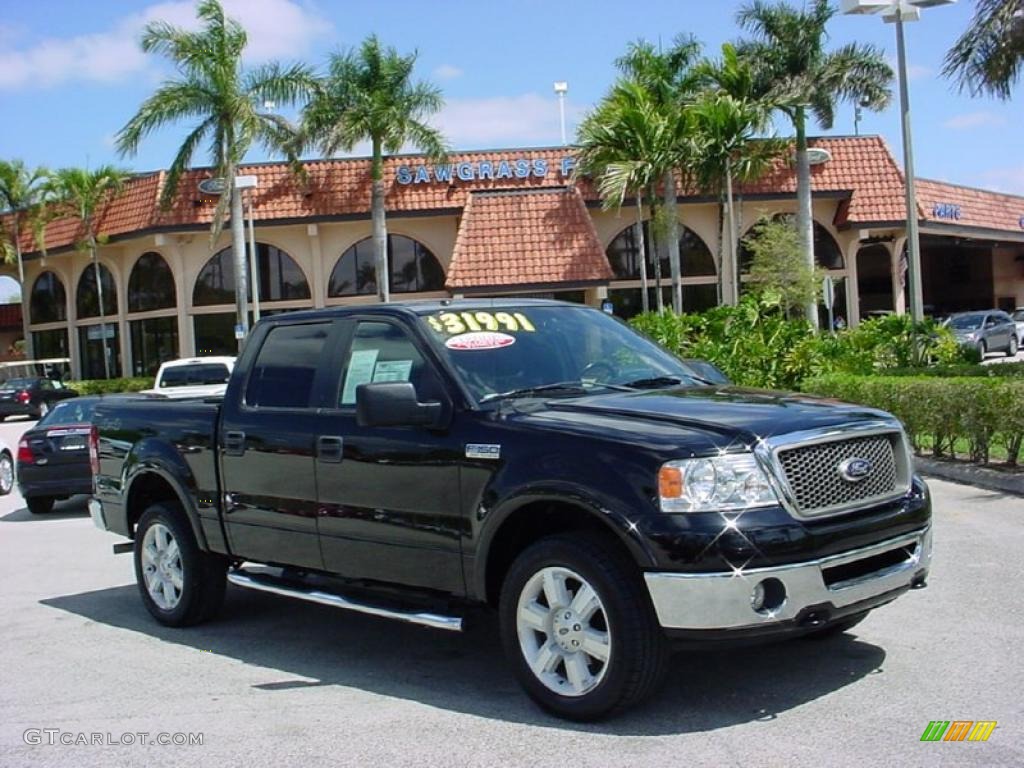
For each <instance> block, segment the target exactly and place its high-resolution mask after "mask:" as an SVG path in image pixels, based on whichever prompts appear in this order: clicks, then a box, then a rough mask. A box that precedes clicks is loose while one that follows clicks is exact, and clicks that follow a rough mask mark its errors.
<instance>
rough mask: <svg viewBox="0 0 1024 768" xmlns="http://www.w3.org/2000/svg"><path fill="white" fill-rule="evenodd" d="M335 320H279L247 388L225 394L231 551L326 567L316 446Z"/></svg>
mask: <svg viewBox="0 0 1024 768" xmlns="http://www.w3.org/2000/svg"><path fill="white" fill-rule="evenodd" d="M333 328H334V325H333V322H332V321H331V320H326V321H318V322H296V323H282V324H278V325H273V326H271V327H270V328H269V330H268V332H267V333H266V334H265V335H264V336H263V337H262V340H260V339H258V338H255V339H253V342H251V343H258V344H260V348H259V350H258V352H257V353H256V357H255V358H254V361H253V364H252V366H251V367H250V370H249V373H248V377H247V379H246V381H245V384H244V389H243V390H242V391H241V392H239V393H238V396H236V397H228V398H225V402H224V406H223V411H222V416H221V428H220V433H219V436H218V441H219V445H218V453H219V456H220V466H221V489H222V499H221V505H222V506H221V508H222V509H223V510H224V523H225V527H226V530H227V535H228V539H229V542H230V546H231V551H232V552H233V553H235V554H237V555H238V556H240V557H244V558H246V559H249V560H255V561H258V562H265V563H275V564H281V565H295V566H303V567H308V568H322V567H323V560H322V558H321V556H320V545H319V542H318V539H317V514H316V513H317V499H316V477H315V469H314V458H313V450H314V445H315V441H316V436H317V435H318V434H319V417H318V415H317V411H318V408H319V407H320V405H321V403H322V401H323V398H324V393H325V385H326V381H327V367H326V362H325V361H326V356H325V355H324V354H323V352H324V350H325V349H327V348H328V341H329V339H330V337H331V334H332V330H333Z"/></svg>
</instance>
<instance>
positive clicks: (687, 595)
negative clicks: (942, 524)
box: [644, 526, 932, 630]
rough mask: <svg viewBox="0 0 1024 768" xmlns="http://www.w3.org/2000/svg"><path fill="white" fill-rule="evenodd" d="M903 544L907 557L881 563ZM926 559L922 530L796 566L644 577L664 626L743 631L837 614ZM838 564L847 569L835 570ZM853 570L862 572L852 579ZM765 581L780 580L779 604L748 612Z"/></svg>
mask: <svg viewBox="0 0 1024 768" xmlns="http://www.w3.org/2000/svg"><path fill="white" fill-rule="evenodd" d="M911 547H912V548H913V549H912V551H909V552H907V554H906V557H905V559H903V560H902V561H900V562H896V563H892V564H889V563H888V562H887V558H891V559H895V558H898V557H899V556H900V550H901V549H903V548H908V549H910V548H911ZM876 557H877V558H879V562H880V563H882V565H881V566H880V567H879V568H878V569H877V570H871V568H872V561H871V558H876ZM931 558H932V530H931V526H929V527H927V528H924V529H922V530H920V531H916V532H915V533H911V534H907V535H904V536H899V537H897V538H894V539H889V540H887V541H883V542H879V543H878V544H872V545H871V546H868V547H863V548H861V549H856V550H851V551H850V552H843V553H841V554H838V555H831V556H829V557H823V558H821V559H820V560H811V561H808V562H804V563H794V564H792V565H780V566H776V567H772V568H755V569H751V570H743V569H738V570H736V571H735V572H729V573H645V574H644V579H645V580H646V582H647V589H648V590H649V592H650V595H651V601H652V602H653V603H654V610H655V611H656V613H657V615H658V621H659V622H660V623H661V626H662V627H664V628H665V629H686V630H715V629H750V628H756V627H764V626H771V625H773V624H781V623H783V622H787V621H792V620H794V619H796V618H797V617H798V616H799V615H800V614H801V612H803V611H804V610H805V609H807V608H810V607H812V606H814V607H820V606H826V607H827V606H831V607H832V608H833V609H842V608H844V607H846V606H850V605H854V604H855V603H861V602H865V601H870V600H871V599H872V598H875V597H878V596H880V595H884V594H886V593H889V592H893V591H896V590H899V589H903V588H907V587H909V586H911V584H912V582H913V581H914V579H915V576H916V575H917V574H920V573H921V572H922V571H925V570H927V569H928V567H929V565H930V564H931ZM862 561H863V562H862ZM858 564H859V565H858ZM841 566H848V568H847V569H846V570H845V571H843V570H838V569H839V568H840V567H841ZM858 567H860V568H861V570H867V571H868V572H866V573H862V574H858ZM834 569H835V570H834ZM851 571H852V572H853V573H854V574H858V575H855V576H851V577H849V578H843V575H844V573H849V572H851ZM768 579H772V580H775V581H777V582H781V584H782V585H783V587H784V590H785V592H784V599H782V601H781V603H780V604H778V605H774V606H771V607H770V608H767V607H766V608H762V609H761V610H755V609H754V605H753V602H752V596H753V593H754V590H755V588H756V587H757V585H758V584H760V583H762V582H765V580H768ZM769 584H770V585H771V586H770V587H769V589H768V590H767V591H768V593H769V596H772V595H778V594H779V592H778V585H777V584H775V583H774V582H769Z"/></svg>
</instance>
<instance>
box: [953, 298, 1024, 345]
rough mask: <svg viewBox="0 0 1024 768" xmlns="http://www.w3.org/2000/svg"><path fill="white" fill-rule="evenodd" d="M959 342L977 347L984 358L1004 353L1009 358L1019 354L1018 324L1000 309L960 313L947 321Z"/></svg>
mask: <svg viewBox="0 0 1024 768" xmlns="http://www.w3.org/2000/svg"><path fill="white" fill-rule="evenodd" d="M945 325H946V326H948V327H949V329H950V330H951V331H953V334H954V335H955V336H956V338H957V341H959V342H960V343H961V344H964V345H965V346H971V347H975V348H976V349H977V350H978V351H979V352H980V353H981V356H982V357H984V356H985V354H986V353H988V352H1003V353H1004V354H1005V355H1006V356H1007V357H1013V356H1014V355H1016V354H1017V347H1018V340H1017V324H1016V323H1015V322H1014V321H1013V318H1011V317H1010V316H1009V315H1008V314H1006V313H1005V312H1003V311H1002V310H999V309H987V310H982V311H980V312H958V313H957V314H955V315H950V317H949V318H948V319H947V320H946V323H945Z"/></svg>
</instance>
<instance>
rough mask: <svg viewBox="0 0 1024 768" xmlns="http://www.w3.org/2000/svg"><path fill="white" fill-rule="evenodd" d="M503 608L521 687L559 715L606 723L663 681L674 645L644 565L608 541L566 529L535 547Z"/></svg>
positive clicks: (516, 566)
mask: <svg viewBox="0 0 1024 768" xmlns="http://www.w3.org/2000/svg"><path fill="white" fill-rule="evenodd" d="M499 614H500V619H501V638H502V645H503V646H504V649H505V654H506V656H507V657H508V659H509V661H510V663H511V664H512V668H513V671H514V672H515V675H516V677H517V678H518V680H519V682H520V684H521V685H522V686H523V688H524V689H525V690H526V692H527V694H529V696H530V697H531V698H532V699H533V700H534V701H535V702H537V703H538V704H539V705H540V706H541V707H542V708H544V709H546V710H547V711H548V712H551V713H552V714H555V715H557V716H559V717H564V718H567V719H570V720H580V721H587V720H597V719H599V718H602V717H605V716H607V715H609V714H611V713H613V712H615V711H616V710H621V709H625V708H626V707H629V706H632V705H634V704H637V703H638V702H640V701H641V700H642V699H644V698H645V697H646V696H648V695H649V694H651V693H652V692H653V691H654V689H655V688H656V687H657V685H658V683H660V682H661V678H662V673H663V670H664V666H665V661H666V658H667V650H666V643H665V638H664V636H663V634H662V632H661V627H660V626H659V625H658V623H657V620H656V618H655V615H654V609H653V607H652V606H651V604H650V600H649V598H648V595H647V590H646V588H645V586H644V583H643V579H642V577H641V575H640V571H639V569H638V568H637V567H636V565H635V564H634V563H632V562H631V561H630V560H629V559H628V558H627V557H626V556H625V555H624V554H622V553H621V552H619V551H618V550H617V549H615V548H614V546H612V545H610V544H609V543H608V542H606V541H605V540H603V539H601V538H598V537H591V536H587V535H585V534H577V535H570V534H565V535H559V536H553V537H551V538H547V539H543V540H541V541H540V542H538V543H536V544H534V545H533V546H531V547H529V548H528V549H527V550H525V551H524V552H523V553H522V554H521V555H520V556H519V557H518V558H517V559H516V561H515V562H514V563H513V564H512V567H511V569H510V570H509V572H508V575H507V576H506V579H505V583H504V585H503V586H502V592H501V603H500V606H499Z"/></svg>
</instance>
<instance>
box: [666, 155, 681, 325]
mask: <svg viewBox="0 0 1024 768" xmlns="http://www.w3.org/2000/svg"><path fill="white" fill-rule="evenodd" d="M665 210H666V211H668V227H667V228H666V233H665V237H666V238H667V239H668V265H669V271H670V273H671V275H672V309H673V311H674V312H675V313H676V314H680V313H682V311H683V283H682V276H683V275H682V265H681V264H680V262H679V206H678V205H677V202H676V174H675V171H669V172H668V173H666V174H665Z"/></svg>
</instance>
